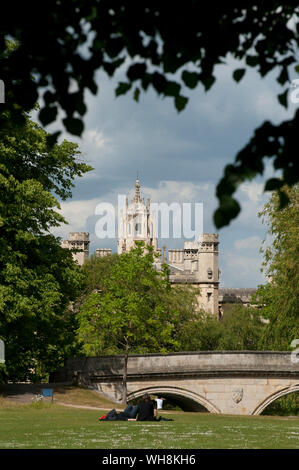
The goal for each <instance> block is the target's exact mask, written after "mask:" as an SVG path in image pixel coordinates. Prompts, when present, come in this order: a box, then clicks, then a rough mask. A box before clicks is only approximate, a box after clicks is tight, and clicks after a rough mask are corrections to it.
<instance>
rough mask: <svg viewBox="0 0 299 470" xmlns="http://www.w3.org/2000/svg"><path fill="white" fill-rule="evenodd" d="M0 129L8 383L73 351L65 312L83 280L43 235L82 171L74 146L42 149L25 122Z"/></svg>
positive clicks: (0, 308) (33, 127)
mask: <svg viewBox="0 0 299 470" xmlns="http://www.w3.org/2000/svg"><path fill="white" fill-rule="evenodd" d="M24 119H25V125H24V126H22V127H20V128H17V129H15V128H14V127H13V126H11V127H10V128H9V129H8V128H6V129H5V130H3V129H2V130H0V155H1V157H0V193H1V198H0V337H1V338H3V340H4V341H5V346H6V366H5V367H6V374H7V376H8V378H9V379H10V380H21V381H23V380H27V379H34V380H38V379H41V378H43V377H45V376H46V375H47V374H48V373H49V372H50V371H52V370H53V369H55V368H56V367H57V366H58V365H60V364H61V361H62V360H63V358H64V357H65V355H66V354H71V353H72V351H74V346H75V342H74V339H75V335H74V330H75V327H76V323H75V318H74V315H72V314H71V312H70V311H69V310H68V306H69V304H70V302H71V301H73V300H74V299H75V297H76V295H77V292H78V291H79V289H80V288H81V284H82V281H83V275H82V273H81V272H80V269H79V266H77V265H75V263H74V261H73V259H72V254H71V252H69V251H68V250H64V249H62V248H61V247H60V240H59V239H58V238H55V237H54V236H53V235H52V234H51V229H52V228H53V227H56V226H59V225H60V224H61V223H62V222H65V220H64V218H63V217H62V216H61V214H60V213H59V212H58V209H59V207H60V206H59V203H58V200H57V199H56V197H55V196H54V195H55V194H56V195H57V196H59V197H60V198H61V199H62V200H63V199H66V198H67V197H69V196H70V195H71V187H72V185H73V180H74V178H75V176H81V175H82V174H84V173H85V172H86V171H88V170H89V169H90V167H88V166H87V165H85V164H84V163H83V162H80V161H79V157H80V152H79V150H78V147H77V145H76V144H73V143H71V142H67V141H64V142H63V143H62V144H60V145H55V146H52V147H51V149H50V148H49V147H48V146H47V133H46V132H45V131H44V130H43V129H41V128H40V127H39V126H38V125H37V124H36V123H34V122H32V121H31V120H30V119H29V118H28V116H26V115H24Z"/></svg>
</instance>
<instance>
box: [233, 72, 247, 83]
mask: <svg viewBox="0 0 299 470" xmlns="http://www.w3.org/2000/svg"><path fill="white" fill-rule="evenodd" d="M245 72H246V69H236V70H235V71H234V73H233V79H234V80H235V81H236V82H239V81H240V80H241V79H242V78H243V77H244V75H245Z"/></svg>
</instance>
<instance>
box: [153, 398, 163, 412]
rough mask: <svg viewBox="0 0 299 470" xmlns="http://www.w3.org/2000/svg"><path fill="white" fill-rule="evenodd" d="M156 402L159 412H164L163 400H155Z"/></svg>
mask: <svg viewBox="0 0 299 470" xmlns="http://www.w3.org/2000/svg"><path fill="white" fill-rule="evenodd" d="M155 401H156V402H157V410H162V408H163V400H162V398H155Z"/></svg>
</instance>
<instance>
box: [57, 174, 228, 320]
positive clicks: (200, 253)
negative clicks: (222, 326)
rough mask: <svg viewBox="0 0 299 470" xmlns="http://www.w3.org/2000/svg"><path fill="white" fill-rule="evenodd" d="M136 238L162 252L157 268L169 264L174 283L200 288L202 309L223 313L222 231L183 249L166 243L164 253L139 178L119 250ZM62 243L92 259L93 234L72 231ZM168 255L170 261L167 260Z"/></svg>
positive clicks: (123, 217) (101, 252)
mask: <svg viewBox="0 0 299 470" xmlns="http://www.w3.org/2000/svg"><path fill="white" fill-rule="evenodd" d="M135 241H143V242H144V243H145V244H146V245H150V246H152V247H153V248H154V250H155V251H156V252H157V253H159V254H160V259H159V260H158V261H157V262H156V263H155V267H156V269H158V270H159V269H161V263H168V265H169V268H170V278H169V280H170V282H171V284H172V285H176V284H191V285H193V286H194V287H197V288H200V295H199V296H198V308H199V309H201V308H202V309H204V310H206V311H207V312H210V313H212V314H214V315H218V314H219V308H218V287H219V268H218V245H219V240H218V234H216V233H204V234H201V235H200V236H199V239H198V240H196V241H193V242H190V241H187V242H185V243H184V248H182V249H180V250H173V249H169V250H168V253H167V247H166V246H163V252H162V250H161V248H159V247H158V236H157V222H156V218H155V217H154V216H153V215H152V213H151V201H150V199H148V200H147V202H146V203H145V201H144V198H142V197H141V195H140V183H139V180H138V179H137V180H136V183H135V195H134V197H133V199H132V200H131V201H130V202H129V200H128V198H126V207H125V210H124V211H121V212H120V220H119V237H118V242H117V252H118V254H122V253H125V252H128V251H130V249H131V248H133V247H134V246H135ZM62 246H63V247H64V248H68V249H79V250H81V251H78V252H77V253H73V256H74V258H75V259H76V260H77V262H78V263H79V264H80V265H82V264H83V263H84V262H85V260H86V259H87V258H88V253H89V251H88V250H89V234H88V233H86V232H83V233H74V232H72V233H70V236H69V239H68V240H63V242H62ZM109 254H111V249H107V248H98V249H97V250H96V256H99V257H103V256H107V255H109ZM167 258H168V260H167Z"/></svg>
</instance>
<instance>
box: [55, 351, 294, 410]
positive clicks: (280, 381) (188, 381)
mask: <svg viewBox="0 0 299 470" xmlns="http://www.w3.org/2000/svg"><path fill="white" fill-rule="evenodd" d="M123 360H124V359H123V356H102V357H88V358H86V357H81V358H70V359H67V360H66V363H65V366H64V368H62V369H61V370H60V371H58V373H56V376H55V377H54V376H53V377H52V379H53V380H54V381H56V380H57V381H71V380H72V379H74V377H77V378H79V380H80V381H81V383H82V384H85V385H88V386H89V387H93V388H95V389H96V390H99V391H100V392H101V393H103V394H104V395H106V396H107V397H108V398H109V399H111V400H113V401H115V402H121V399H122V374H123ZM127 387H128V401H130V400H133V399H136V398H138V397H140V396H142V395H143V394H144V393H145V392H147V393H149V394H151V395H161V396H163V397H164V398H166V399H169V400H172V401H173V402H175V403H177V404H178V405H179V406H180V407H181V408H182V409H183V410H184V411H202V408H205V409H206V410H208V411H210V412H211V413H224V414H238V415H259V414H260V413H261V412H262V411H263V410H264V409H265V408H266V407H267V406H268V405H269V404H271V403H272V402H273V401H275V400H276V399H277V398H280V397H282V396H284V395H287V394H289V393H293V392H298V391H299V364H298V363H294V361H292V355H291V353H290V352H281V351H279V352H276V351H275V352H274V351H272V352H269V351H210V352H201V351H200V352H185V353H172V354H144V355H137V354H136V355H130V356H129V360H128V371H127Z"/></svg>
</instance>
